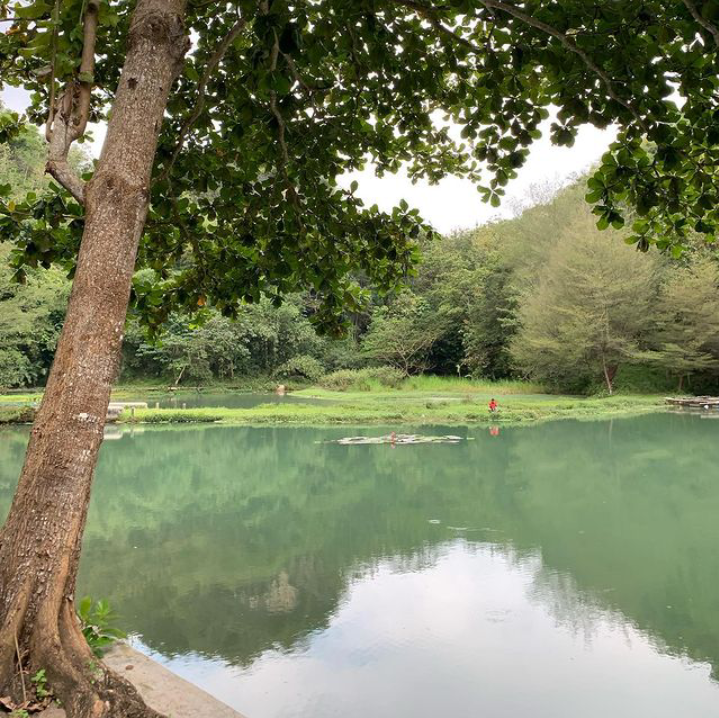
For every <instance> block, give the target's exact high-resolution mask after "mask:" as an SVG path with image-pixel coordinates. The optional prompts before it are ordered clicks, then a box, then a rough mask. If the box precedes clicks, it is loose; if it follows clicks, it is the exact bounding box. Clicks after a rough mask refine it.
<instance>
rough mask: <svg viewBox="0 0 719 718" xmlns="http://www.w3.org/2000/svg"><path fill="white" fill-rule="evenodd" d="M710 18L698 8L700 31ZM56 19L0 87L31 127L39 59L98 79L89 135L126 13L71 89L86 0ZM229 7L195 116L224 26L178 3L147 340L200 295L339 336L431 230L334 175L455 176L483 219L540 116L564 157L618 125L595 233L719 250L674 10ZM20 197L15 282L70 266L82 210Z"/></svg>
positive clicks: (211, 12) (654, 1)
mask: <svg viewBox="0 0 719 718" xmlns="http://www.w3.org/2000/svg"><path fill="white" fill-rule="evenodd" d="M717 4H718V3H717V2H716V0H711V1H707V2H703V3H701V4H700V7H701V12H702V13H704V14H705V15H706V17H705V18H704V19H705V20H706V21H709V22H714V20H713V19H708V18H714V16H715V13H716V12H717V10H716V8H717ZM53 7H54V6H53V5H52V4H51V3H50V2H49V0H38V1H37V2H33V3H31V4H29V5H23V6H22V7H21V8H20V10H19V12H21V13H23V16H22V19H23V22H22V23H21V24H19V25H18V26H17V27H16V28H15V29H14V30H13V32H12V33H7V34H5V35H3V36H2V37H0V65H1V66H2V69H3V78H4V79H6V81H7V82H9V83H11V84H15V85H19V86H23V87H25V88H26V89H27V90H29V91H30V92H32V96H33V106H32V107H31V109H30V111H29V119H30V120H31V121H32V122H34V123H36V124H38V125H40V124H42V123H43V122H44V120H45V119H46V117H47V102H48V97H49V92H48V84H47V83H48V73H47V68H48V67H49V66H51V64H52V62H51V59H52V57H53V55H54V58H55V70H56V81H57V83H58V87H60V86H62V85H63V84H64V83H66V82H83V83H88V84H92V86H93V93H94V94H93V105H92V107H93V119H102V116H103V115H104V114H105V113H106V112H107V111H108V109H109V107H110V103H111V102H112V99H113V93H114V91H115V87H116V86H117V83H118V78H119V75H120V72H121V70H122V65H123V61H124V59H123V58H124V48H125V47H126V42H127V36H128V30H129V21H130V17H131V12H132V9H133V3H131V2H130V1H129V0H120V1H119V2H113V3H107V2H103V3H102V4H101V9H100V27H99V31H98V32H99V36H98V47H101V48H102V52H101V53H98V58H97V66H96V71H95V73H94V75H93V76H92V77H90V76H84V75H80V74H79V62H80V52H81V46H82V32H81V26H80V25H79V18H80V17H81V14H82V0H66V1H65V2H63V3H61V7H60V13H59V17H58V18H57V23H55V22H54V21H53V19H52V10H53ZM427 7H429V5H428V6H427ZM239 9H240V11H241V13H242V17H243V19H244V20H245V21H246V27H245V28H244V30H243V31H242V32H241V33H240V34H239V35H238V36H237V37H236V39H235V41H234V42H233V43H232V45H231V46H230V47H229V48H228V50H227V52H226V54H225V55H224V56H223V58H222V59H221V61H220V62H219V64H218V66H217V68H216V70H215V71H214V72H213V73H211V75H210V77H209V81H208V83H207V86H206V92H205V95H204V97H203V99H202V102H199V98H198V90H199V85H200V83H201V78H202V77H203V76H204V74H205V70H206V68H207V64H208V62H209V60H210V58H212V57H213V55H214V53H215V52H216V50H217V48H218V46H219V45H220V43H221V42H222V38H223V37H225V36H226V35H227V33H228V31H229V29H230V28H231V27H232V26H233V25H234V24H235V22H236V21H237V13H236V8H235V7H231V6H226V7H224V6H223V7H218V6H217V5H216V4H207V3H197V4H190V6H189V9H188V15H187V18H186V25H187V27H188V29H189V31H190V32H191V34H192V37H193V39H194V46H193V51H192V54H191V55H189V56H188V57H187V59H186V61H185V65H184V68H183V71H182V73H181V75H180V77H179V79H178V81H177V83H176V86H175V87H174V88H173V91H172V95H171V98H170V102H169V104H168V108H167V119H166V122H165V125H164V126H163V128H162V133H161V139H160V144H159V148H158V152H157V158H156V160H157V161H156V171H155V179H156V181H155V183H154V185H153V186H152V188H151V192H152V207H151V209H150V212H149V221H148V224H147V227H146V231H145V234H144V236H143V239H142V243H141V247H140V252H139V260H138V261H139V267H148V268H151V269H153V271H155V272H156V274H157V276H158V277H160V278H161V282H162V293H161V294H159V295H158V294H153V293H145V294H143V293H136V294H135V299H136V301H137V302H138V309H142V310H143V312H145V313H146V315H147V321H148V322H149V323H151V324H154V325H157V324H159V323H161V322H162V321H163V320H164V319H166V318H167V316H168V315H169V313H170V312H171V311H172V310H173V309H175V308H177V307H180V308H189V307H195V308H196V307H197V300H198V297H200V296H202V297H206V298H207V301H208V303H210V304H213V303H214V304H216V305H217V306H218V307H221V311H223V312H225V313H228V314H232V312H233V311H236V309H237V307H238V306H239V305H240V304H241V302H243V301H249V300H252V301H256V300H257V299H259V298H260V297H261V295H262V294H267V295H268V296H272V297H276V296H281V295H283V294H286V293H287V292H292V291H296V290H298V289H302V288H306V287H313V288H314V290H315V291H316V292H317V293H318V302H319V308H318V310H317V312H316V314H315V316H314V320H315V321H316V322H317V324H318V325H321V326H323V327H325V328H327V329H328V330H330V331H336V330H337V329H338V327H339V326H340V325H341V324H342V322H343V320H344V315H343V310H342V307H343V305H344V304H345V303H346V302H347V301H349V300H348V298H347V297H348V294H347V291H348V287H350V286H351V284H352V278H353V277H355V276H357V275H358V274H359V275H361V276H363V277H364V278H365V279H366V281H367V282H368V283H370V284H372V285H374V286H376V287H377V288H378V289H379V290H380V291H382V292H388V291H392V290H393V289H395V288H396V287H397V286H398V285H399V284H401V283H402V282H403V281H405V280H406V278H407V277H408V276H410V275H411V273H412V267H413V264H414V262H415V261H416V242H417V240H418V239H419V238H420V237H422V236H424V235H426V234H428V233H429V231H430V230H429V228H428V227H425V225H424V224H423V223H422V221H421V219H420V217H419V215H418V214H412V212H411V210H410V208H409V207H408V206H407V205H406V204H404V203H401V204H400V205H399V206H398V207H397V208H395V209H394V210H393V211H391V212H386V213H382V212H379V211H378V210H377V209H376V208H367V207H364V206H363V204H362V202H361V201H360V199H359V198H358V197H357V194H356V193H357V190H358V187H357V186H356V185H355V184H354V183H352V185H351V186H350V189H349V191H344V190H339V189H338V188H337V184H338V183H337V180H338V178H339V177H340V176H341V175H343V174H345V173H349V172H352V171H355V170H357V169H360V168H362V167H364V166H365V165H366V163H367V162H370V161H371V162H372V163H373V164H374V166H375V167H376V169H377V172H378V173H379V174H383V173H386V172H397V171H399V170H400V169H405V170H406V171H407V173H408V175H409V176H410V178H411V179H413V180H416V179H420V178H423V179H426V180H428V181H429V182H437V181H439V180H440V179H441V178H442V177H444V176H446V175H448V174H454V175H458V176H462V177H465V178H468V179H470V180H471V181H473V182H475V183H477V186H478V188H479V191H480V194H481V196H482V199H483V200H484V201H486V202H488V203H490V204H491V206H493V207H498V206H499V205H500V203H501V200H502V197H503V196H504V192H505V188H506V186H507V185H508V184H509V183H510V182H511V181H512V180H513V179H514V178H515V177H516V176H517V173H518V171H519V170H521V168H522V166H523V165H524V163H525V161H526V158H527V155H528V148H529V147H530V146H531V143H532V142H534V141H535V140H536V139H538V138H539V137H540V136H541V130H540V127H541V123H542V122H543V120H546V119H547V118H548V117H549V114H550V108H551V109H552V111H555V110H554V108H556V116H555V117H554V119H553V122H552V123H551V127H550V130H549V134H550V138H551V139H552V141H553V142H554V143H555V144H557V145H560V146H566V147H571V146H572V145H573V143H574V140H575V137H576V134H577V131H578V128H579V127H580V126H581V125H582V124H585V123H592V124H594V125H596V126H598V127H607V126H609V125H610V124H614V125H616V126H617V127H618V128H619V130H620V131H619V135H618V137H617V141H616V142H615V143H614V144H613V145H612V147H611V149H610V151H609V152H608V153H607V154H606V155H605V157H604V158H603V160H602V163H601V166H600V167H599V168H598V169H597V171H596V174H595V177H594V179H593V180H591V181H590V183H589V186H588V191H587V200H588V201H589V202H590V203H593V204H597V205H598V206H597V208H596V216H597V223H598V226H600V227H603V228H605V227H615V228H618V227H621V226H622V225H623V224H624V223H625V221H628V218H629V217H630V216H631V219H632V220H634V219H636V217H635V216H634V215H635V214H636V215H639V216H640V217H643V218H646V219H647V220H648V221H647V224H646V225H645V226H644V228H643V229H642V230H641V231H639V232H637V233H636V237H637V241H638V242H640V243H641V244H642V246H648V245H649V243H650V242H652V241H656V242H657V244H658V246H660V247H661V248H662V249H666V250H667V251H669V249H670V247H671V246H677V247H681V246H684V238H685V237H686V236H687V234H688V233H691V232H700V233H702V234H704V235H705V236H707V238H709V239H712V238H713V237H714V233H715V228H716V227H717V224H718V223H719V216H718V215H717V212H719V209H718V208H719V196H718V190H717V188H718V187H719V181H717V180H718V179H719V178H718V177H717V170H716V167H717V166H719V163H717V159H719V158H718V157H717V154H719V130H718V129H717V128H718V127H719V105H718V104H717V100H716V87H715V84H716V82H715V76H716V72H715V70H714V67H715V63H716V59H717V58H716V46H715V45H714V43H713V42H710V41H707V42H701V41H699V40H698V38H699V37H700V36H701V35H702V33H705V32H706V30H705V28H702V27H701V26H700V25H699V24H698V23H697V22H696V20H695V19H694V18H693V17H692V16H691V14H690V13H688V12H687V9H686V6H685V5H684V4H683V3H681V2H669V3H660V2H659V1H658V0H648V2H646V3H617V2H614V1H613V0H611V1H610V0H599V2H597V3H594V4H593V5H592V6H591V7H590V6H588V5H587V4H586V3H583V2H579V1H578V0H571V1H569V2H563V3H557V2H553V1H550V0H535V1H534V2H533V3H529V4H528V5H527V7H526V8H525V10H526V11H527V12H528V13H529V14H530V15H531V17H532V18H535V19H539V20H541V23H543V24H542V25H539V26H537V23H533V22H528V21H525V20H523V19H521V18H517V17H513V16H512V15H511V14H509V13H505V12H500V11H495V10H492V11H490V10H488V9H487V8H486V7H485V6H484V5H482V4H481V3H471V2H469V1H468V0H453V2H451V3H445V4H436V5H433V6H432V13H434V15H433V19H434V20H436V22H429V23H428V22H426V17H424V16H421V15H420V14H418V12H417V11H416V9H415V8H413V7H412V6H411V4H410V5H404V4H399V3H396V2H392V1H391V0H375V1H374V2H364V1H363V2H359V3H358V2H355V1H353V0H318V2H315V3H288V2H285V1H284V0H275V1H274V2H271V3H269V4H268V7H267V12H266V13H261V12H259V9H258V4H257V3H255V2H251V1H250V0H242V2H240V3H239ZM435 16H436V17H435ZM439 23H441V25H442V26H444V27H447V28H453V32H454V33H455V35H457V36H459V37H461V40H457V39H456V37H452V35H451V34H449V33H447V32H443V31H439V30H437V27H438V26H439ZM547 25H548V26H550V27H551V28H552V32H549V33H548V32H547V30H546V26H547ZM55 28H57V30H58V32H57V34H56V35H55V33H53V30H54V29H55ZM558 34H566V39H565V38H561V37H558ZM54 37H56V39H57V48H56V52H55V53H53V38H54ZM667 78H671V85H670V84H669V81H668V79H667ZM673 88H675V89H673ZM673 92H676V93H677V94H678V95H679V97H680V98H681V102H675V101H674V99H672V98H673V97H674V95H672V94H671V93H673ZM198 110H199V113H198ZM438 110H441V112H438ZM440 117H444V118H445V119H440ZM190 119H192V121H193V124H192V126H191V128H190V129H189V132H188V133H187V136H186V137H185V138H184V140H183V146H182V151H181V152H180V153H179V155H178V157H177V159H176V161H174V164H173V166H172V171H171V172H170V173H169V176H167V177H166V178H165V177H163V174H164V173H165V171H166V170H167V168H168V167H169V164H170V158H171V157H172V156H173V155H174V154H175V150H176V148H177V147H178V143H179V136H180V133H181V128H183V126H185V125H186V123H187V122H188V120H190ZM452 123H457V124H459V125H460V126H461V130H460V132H461V138H460V139H459V140H455V139H454V137H455V134H454V133H453V132H452V131H450V130H451V126H452ZM19 132H20V130H19V118H17V117H16V116H15V117H13V116H12V115H9V114H7V113H2V114H0V140H2V139H6V140H7V139H9V138H12V137H17V136H18V133H19ZM161 177H163V179H162V180H160V178H161ZM14 201H15V203H16V204H15V205H14V206H13V207H12V208H10V206H9V205H8V204H3V205H1V206H0V229H2V231H3V236H6V237H12V238H13V239H14V241H15V243H16V246H17V248H18V250H19V254H18V255H17V256H18V257H20V259H19V260H18V267H17V268H18V269H20V267H21V265H22V264H23V262H24V263H27V264H28V265H29V266H31V267H33V266H43V265H45V264H47V263H49V262H57V261H59V262H62V263H63V264H64V266H65V267H66V268H67V269H68V270H69V271H72V266H73V263H74V261H75V255H76V251H77V247H78V242H79V236H80V234H81V231H82V213H81V212H80V211H79V209H78V208H77V207H76V206H75V205H74V204H73V203H72V202H71V201H70V200H69V199H68V197H67V196H65V195H64V194H63V193H62V192H59V191H57V190H52V191H49V192H47V193H45V192H43V193H40V194H38V196H37V198H36V199H35V200H34V201H29V200H27V199H25V200H24V201H20V200H19V198H17V197H15V198H14ZM682 219H683V220H684V221H683V222H682ZM350 296H351V295H350Z"/></svg>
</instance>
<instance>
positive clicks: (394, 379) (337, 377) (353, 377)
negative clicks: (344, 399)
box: [319, 366, 405, 391]
mask: <svg viewBox="0 0 719 718" xmlns="http://www.w3.org/2000/svg"><path fill="white" fill-rule="evenodd" d="M404 378H405V376H404V373H403V372H402V371H400V370H399V369H395V368H394V367H391V366H380V367H371V368H368V369H340V370H339V371H334V372H332V373H331V374H327V375H325V376H324V377H322V379H321V380H320V382H319V385H320V386H321V387H322V388H324V389H329V390H331V391H371V390H372V389H373V388H374V387H383V388H391V389H396V388H398V387H399V386H400V385H401V384H402V382H403V380H404Z"/></svg>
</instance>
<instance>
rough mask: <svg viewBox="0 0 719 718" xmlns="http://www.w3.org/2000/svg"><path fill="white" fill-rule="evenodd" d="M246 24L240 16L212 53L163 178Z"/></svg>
mask: <svg viewBox="0 0 719 718" xmlns="http://www.w3.org/2000/svg"><path fill="white" fill-rule="evenodd" d="M246 25H247V22H246V21H245V20H244V19H243V18H240V19H239V20H238V21H237V22H236V23H235V24H234V25H233V26H232V28H231V29H230V31H229V32H228V33H227V35H225V36H224V37H223V38H222V40H221V41H220V43H219V45H218V46H217V49H216V50H215V52H214V53H212V57H210V59H209V60H208V61H207V65H206V67H205V72H204V74H203V75H202V78H201V79H200V83H199V84H198V85H197V101H196V103H195V109H194V110H193V111H192V113H191V114H190V116H189V117H188V118H187V119H186V120H185V121H184V122H183V123H182V127H180V136H179V139H178V141H177V146H176V147H175V151H174V152H173V153H172V157H171V158H170V162H169V163H168V165H167V167H166V168H165V169H164V170H163V172H162V174H161V175H160V179H161V180H165V179H167V177H168V176H169V174H170V172H171V170H172V166H173V165H174V164H175V160H177V157H178V155H179V154H180V152H182V147H183V145H184V144H185V140H186V139H187V133H188V132H189V131H190V128H191V127H192V125H194V124H195V122H197V119H198V118H199V116H200V115H201V114H202V111H203V110H204V109H205V96H206V94H207V84H208V82H209V81H210V77H211V76H212V73H213V72H214V71H215V69H216V68H217V66H218V65H219V64H220V61H221V60H222V58H223V57H224V56H225V53H226V52H227V50H228V48H229V47H230V45H231V44H232V43H233V42H234V40H235V38H236V37H237V36H238V35H239V34H240V32H242V30H244V28H245V27H246Z"/></svg>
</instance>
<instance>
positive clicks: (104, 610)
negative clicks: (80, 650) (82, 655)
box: [78, 596, 127, 657]
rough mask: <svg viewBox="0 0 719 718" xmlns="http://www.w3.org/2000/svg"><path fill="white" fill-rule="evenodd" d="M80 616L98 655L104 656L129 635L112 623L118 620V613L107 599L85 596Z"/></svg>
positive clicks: (79, 611)
mask: <svg viewBox="0 0 719 718" xmlns="http://www.w3.org/2000/svg"><path fill="white" fill-rule="evenodd" d="M78 616H79V617H80V623H81V624H82V633H83V635H84V636H85V640H86V641H87V643H88V645H89V646H90V648H92V651H93V653H94V654H95V655H96V656H98V657H100V656H102V654H103V653H104V652H105V651H106V650H107V649H108V648H109V647H110V646H111V645H112V644H113V643H114V642H115V641H118V640H120V639H122V638H126V636H127V634H125V633H123V632H122V631H121V630H120V629H119V628H115V627H114V626H113V625H112V623H113V622H114V621H116V620H117V614H115V612H114V611H113V610H112V609H111V608H110V604H109V603H108V602H107V601H105V600H102V599H101V600H99V601H97V602H96V601H94V600H93V599H92V598H91V597H90V596H85V598H83V599H82V600H81V601H80V606H79V607H78Z"/></svg>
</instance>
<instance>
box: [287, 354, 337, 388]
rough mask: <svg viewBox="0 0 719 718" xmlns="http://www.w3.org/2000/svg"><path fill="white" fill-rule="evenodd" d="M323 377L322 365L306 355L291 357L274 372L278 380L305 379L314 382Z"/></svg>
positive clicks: (323, 369)
mask: <svg viewBox="0 0 719 718" xmlns="http://www.w3.org/2000/svg"><path fill="white" fill-rule="evenodd" d="M324 375H325V368H324V367H323V366H322V364H321V363H320V362H319V361H317V359H315V358H314V357H311V356H308V355H307V354H298V355H297V356H295V357H292V359H289V360H288V361H286V362H285V363H284V364H282V366H280V367H278V368H277V370H276V371H275V376H276V377H278V378H280V379H307V381H311V382H316V381H317V380H318V379H320V378H321V377H323V376H324Z"/></svg>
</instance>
